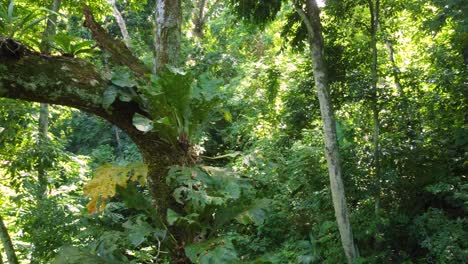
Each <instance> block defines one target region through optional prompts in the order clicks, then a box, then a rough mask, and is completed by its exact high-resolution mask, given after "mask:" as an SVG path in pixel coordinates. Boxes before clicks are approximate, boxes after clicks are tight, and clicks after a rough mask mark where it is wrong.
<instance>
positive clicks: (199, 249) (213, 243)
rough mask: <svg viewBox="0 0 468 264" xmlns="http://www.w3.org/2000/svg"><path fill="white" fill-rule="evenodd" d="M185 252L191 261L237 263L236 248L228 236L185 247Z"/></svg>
mask: <svg viewBox="0 0 468 264" xmlns="http://www.w3.org/2000/svg"><path fill="white" fill-rule="evenodd" d="M185 254H187V257H188V258H189V259H190V260H191V261H192V262H193V263H200V264H217V263H227V264H229V263H239V258H238V256H237V252H236V249H235V248H234V245H233V244H232V241H231V240H230V239H228V238H223V237H221V238H216V239H211V240H208V241H205V242H202V243H197V244H191V245H189V246H187V247H185Z"/></svg>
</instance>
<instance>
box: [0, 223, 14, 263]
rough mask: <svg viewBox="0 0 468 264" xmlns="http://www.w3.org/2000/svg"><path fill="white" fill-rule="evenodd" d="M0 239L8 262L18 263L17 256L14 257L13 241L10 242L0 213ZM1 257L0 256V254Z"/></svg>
mask: <svg viewBox="0 0 468 264" xmlns="http://www.w3.org/2000/svg"><path fill="white" fill-rule="evenodd" d="M0 241H1V242H2V244H3V249H4V250H5V253H6V255H7V260H8V263H9V264H18V258H17V257H16V253H15V249H14V247H13V243H12V242H11V239H10V235H9V234H8V230H7V229H6V226H5V223H4V222H3V218H2V216H1V215H0ZM0 258H1V256H0Z"/></svg>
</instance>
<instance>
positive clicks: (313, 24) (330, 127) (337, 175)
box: [293, 0, 358, 263]
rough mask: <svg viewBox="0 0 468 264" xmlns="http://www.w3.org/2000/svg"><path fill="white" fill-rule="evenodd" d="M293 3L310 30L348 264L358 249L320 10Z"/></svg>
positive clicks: (310, 0) (311, 3) (334, 195)
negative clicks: (348, 204) (327, 69)
mask: <svg viewBox="0 0 468 264" xmlns="http://www.w3.org/2000/svg"><path fill="white" fill-rule="evenodd" d="M293 3H294V6H295V8H296V11H297V12H298V14H299V16H301V18H302V19H303V21H304V23H305V24H306V26H307V30H308V33H309V45H310V50H311V57H312V63H313V69H314V79H315V86H316V87H317V93H318V99H319V104H320V113H321V116H322V121H323V130H324V135H325V156H326V159H327V164H328V173H329V176H330V187H331V193H332V200H333V207H334V209H335V216H336V221H337V223H338V229H339V231H340V235H341V243H342V245H343V248H344V252H345V255H346V258H347V260H348V262H349V263H351V262H352V261H353V260H354V259H355V258H357V257H358V251H357V247H356V245H355V244H354V238H353V232H352V230H351V224H350V222H349V214H348V209H347V205H346V197H345V190H344V185H343V180H342V172H341V161H340V155H339V148H338V141H337V136H336V124H335V117H334V113H333V107H332V103H331V99H330V91H329V87H328V76H327V71H326V68H327V67H326V64H325V58H324V56H325V55H324V43H323V37H322V25H321V21H320V10H319V8H318V6H317V3H316V2H315V0H307V1H306V11H305V12H304V10H303V9H302V7H301V6H300V5H299V4H298V2H295V1H293Z"/></svg>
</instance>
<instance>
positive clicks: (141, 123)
mask: <svg viewBox="0 0 468 264" xmlns="http://www.w3.org/2000/svg"><path fill="white" fill-rule="evenodd" d="M132 121H133V125H134V126H135V127H136V129H138V130H140V131H142V132H148V131H151V130H152V129H153V121H151V120H149V119H148V118H146V117H144V116H142V115H140V114H138V113H136V114H135V115H134V116H133V120H132Z"/></svg>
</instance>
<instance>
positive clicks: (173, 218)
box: [167, 209, 181, 225]
mask: <svg viewBox="0 0 468 264" xmlns="http://www.w3.org/2000/svg"><path fill="white" fill-rule="evenodd" d="M179 218H181V216H180V215H179V214H178V213H176V212H175V211H173V210H172V209H167V223H168V224H169V225H173V224H174V223H175V222H177V220H179Z"/></svg>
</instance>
